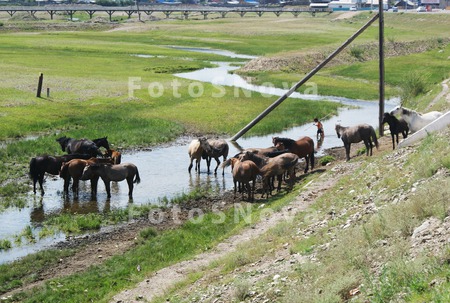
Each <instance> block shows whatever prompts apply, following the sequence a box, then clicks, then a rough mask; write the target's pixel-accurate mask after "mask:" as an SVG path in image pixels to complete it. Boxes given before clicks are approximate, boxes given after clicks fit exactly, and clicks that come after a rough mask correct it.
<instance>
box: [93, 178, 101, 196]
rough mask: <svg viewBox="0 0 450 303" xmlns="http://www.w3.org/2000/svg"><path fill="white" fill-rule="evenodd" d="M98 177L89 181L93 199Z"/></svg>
mask: <svg viewBox="0 0 450 303" xmlns="http://www.w3.org/2000/svg"><path fill="white" fill-rule="evenodd" d="M98 178H99V177H98V176H95V177H92V179H91V196H92V197H94V196H96V195H97V186H98Z"/></svg>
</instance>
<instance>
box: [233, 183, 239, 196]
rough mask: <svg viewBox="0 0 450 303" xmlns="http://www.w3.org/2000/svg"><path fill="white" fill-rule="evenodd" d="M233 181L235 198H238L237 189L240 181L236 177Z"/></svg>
mask: <svg viewBox="0 0 450 303" xmlns="http://www.w3.org/2000/svg"><path fill="white" fill-rule="evenodd" d="M233 183H234V197H233V198H234V199H236V190H237V183H238V182H237V181H236V179H234V178H233Z"/></svg>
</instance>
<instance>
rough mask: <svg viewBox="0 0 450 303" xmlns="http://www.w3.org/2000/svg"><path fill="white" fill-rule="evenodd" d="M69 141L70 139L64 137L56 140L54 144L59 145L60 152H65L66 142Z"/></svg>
mask: <svg viewBox="0 0 450 303" xmlns="http://www.w3.org/2000/svg"><path fill="white" fill-rule="evenodd" d="M69 139H70V138H67V137H66V136H64V137H61V138H58V139H56V142H58V143H59V145H60V146H61V149H62V151H66V147H67V142H68V141H69Z"/></svg>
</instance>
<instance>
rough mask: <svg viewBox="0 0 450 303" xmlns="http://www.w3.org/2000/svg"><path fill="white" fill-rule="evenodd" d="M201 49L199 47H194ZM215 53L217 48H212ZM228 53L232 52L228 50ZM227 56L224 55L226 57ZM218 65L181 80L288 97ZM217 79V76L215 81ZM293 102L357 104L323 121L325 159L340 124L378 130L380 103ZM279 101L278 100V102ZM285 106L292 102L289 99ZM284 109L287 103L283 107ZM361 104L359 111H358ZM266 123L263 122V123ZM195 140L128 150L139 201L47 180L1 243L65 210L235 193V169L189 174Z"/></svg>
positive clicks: (0, 234)
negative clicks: (71, 191) (199, 191)
mask: <svg viewBox="0 0 450 303" xmlns="http://www.w3.org/2000/svg"><path fill="white" fill-rule="evenodd" d="M191 50H193V51H198V49H191ZM208 52H211V50H208ZM225 53H226V52H225ZM222 54H223V53H222ZM217 64H218V67H214V68H205V69H201V70H197V71H193V72H188V73H180V74H176V75H175V76H177V77H181V78H185V79H191V80H197V81H202V82H210V83H214V84H216V85H228V86H235V87H239V88H245V89H248V90H252V91H257V92H262V93H268V92H270V93H271V94H273V95H276V96H280V95H283V94H284V93H285V91H284V90H280V89H272V88H270V90H268V88H267V87H264V86H256V85H251V84H248V83H247V82H246V81H245V79H243V78H242V77H240V76H238V75H234V74H229V72H230V71H232V70H234V69H236V67H232V66H230V65H229V64H228V63H223V62H222V63H217ZM211 75H214V77H211ZM290 98H303V99H309V100H317V101H320V100H330V101H335V102H341V103H342V104H345V105H351V106H352V108H350V109H349V108H343V109H341V110H339V114H338V116H335V117H331V118H329V119H326V120H323V121H322V123H323V125H324V130H325V140H324V142H323V145H322V148H321V149H320V150H319V151H318V153H319V155H320V154H321V152H322V151H323V150H324V149H326V148H331V147H335V146H342V141H341V140H340V139H338V138H337V137H336V134H335V132H334V125H335V124H336V123H338V122H339V123H341V124H342V125H351V124H357V123H369V124H371V125H373V126H376V125H378V103H377V102H367V101H361V100H351V99H345V98H337V97H332V96H317V95H302V94H299V93H293V94H292V95H291V97H290ZM273 99H274V100H275V99H276V98H273ZM285 102H289V100H286V101H285ZM396 103H397V102H396V100H390V101H387V102H386V105H385V107H386V111H389V110H390V109H391V108H393V107H394V106H395V105H396ZM280 106H282V105H280ZM355 106H357V107H358V108H353V107H355ZM260 123H263V121H262V122H260ZM316 131H317V128H316V127H315V126H313V125H312V121H311V123H310V124H306V125H303V126H299V127H295V128H292V129H288V130H284V131H282V132H279V133H273V134H270V135H266V136H255V137H245V136H244V137H242V138H240V139H239V140H238V144H237V145H233V144H231V142H229V143H230V144H229V145H230V152H229V155H230V156H232V155H234V154H236V153H238V152H239V148H240V147H242V148H249V147H269V146H271V145H272V144H271V142H272V136H280V137H289V138H293V139H295V138H298V137H300V136H310V137H311V138H313V139H314V141H316V140H315V138H316ZM192 139H193V138H186V137H183V138H180V139H178V140H177V141H176V142H174V144H172V145H170V146H165V147H157V148H154V149H153V150H151V151H139V152H132V153H131V152H128V153H127V152H123V154H122V162H132V163H134V164H135V165H136V166H137V167H138V168H139V174H140V176H141V183H140V184H137V185H136V186H135V188H134V192H133V201H130V200H129V199H128V186H127V184H126V182H119V183H112V184H111V195H112V197H111V199H107V197H106V192H105V189H104V185H103V182H102V181H101V180H99V184H98V194H97V200H96V201H92V200H91V198H90V186H89V182H83V181H81V182H80V195H79V198H78V199H74V198H73V197H72V196H71V195H70V196H69V198H63V195H62V188H63V181H62V180H61V179H60V178H59V177H56V176H47V177H46V182H45V184H44V189H45V195H44V196H43V197H41V196H40V195H37V196H35V195H33V194H32V193H30V195H29V199H30V202H32V204H33V206H32V207H28V208H24V209H9V210H7V211H5V212H3V213H0V222H2V224H1V226H0V239H10V240H11V242H14V239H12V236H13V235H17V234H20V233H21V232H22V230H23V229H24V228H25V226H27V225H30V226H32V227H33V233H34V234H35V235H37V234H38V232H39V228H40V227H39V226H40V224H41V223H42V222H43V221H44V220H45V219H46V217H48V216H49V215H51V214H58V213H61V212H69V213H78V214H85V213H90V212H97V213H102V212H109V211H111V210H114V209H120V208H125V207H127V206H128V205H129V203H134V204H135V205H142V204H149V203H151V204H158V203H159V201H160V200H161V199H162V198H164V197H165V198H168V199H170V198H173V197H176V196H178V195H180V194H181V193H183V192H185V193H188V192H189V191H191V190H193V189H195V188H198V187H205V188H210V189H214V190H216V191H218V192H220V191H224V190H229V189H232V187H233V182H232V177H231V172H230V169H229V168H228V169H227V170H226V172H225V176H224V177H222V175H221V174H218V176H217V177H215V176H214V175H213V174H209V175H208V174H207V172H206V162H204V161H203V162H202V163H201V172H200V174H196V173H194V170H193V173H192V174H191V175H190V174H189V173H188V170H187V169H188V166H189V157H188V153H187V150H188V145H189V143H190V141H191V140H192ZM215 165H216V163H215V161H214V160H213V161H212V163H211V169H214V167H215ZM64 239H65V235H63V234H58V235H55V236H53V237H50V238H45V239H42V240H39V239H38V241H37V242H36V243H32V244H24V245H21V246H17V247H13V248H12V249H10V250H8V251H2V252H0V264H1V263H5V262H9V261H12V260H14V259H17V258H20V257H23V256H25V255H27V254H29V253H31V252H35V251H38V250H41V249H43V248H45V247H47V246H49V245H51V244H54V243H56V242H58V241H62V240H64Z"/></svg>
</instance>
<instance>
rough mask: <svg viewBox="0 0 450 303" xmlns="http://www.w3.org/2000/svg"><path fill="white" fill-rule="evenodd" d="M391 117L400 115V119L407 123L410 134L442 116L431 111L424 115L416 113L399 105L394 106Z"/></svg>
mask: <svg viewBox="0 0 450 303" xmlns="http://www.w3.org/2000/svg"><path fill="white" fill-rule="evenodd" d="M390 114H391V115H393V116H394V115H401V116H402V118H403V119H404V120H405V121H406V123H408V127H409V130H410V131H411V132H412V133H415V132H416V131H418V130H419V129H421V128H422V127H424V126H425V125H427V124H429V123H431V122H433V121H434V120H436V119H437V118H439V117H440V116H442V113H441V112H438V111H433V112H429V113H426V114H421V113H418V112H416V111H414V110H412V109H408V108H406V107H402V106H401V105H399V106H396V107H395V108H394V109H393V110H391V112H390Z"/></svg>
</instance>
